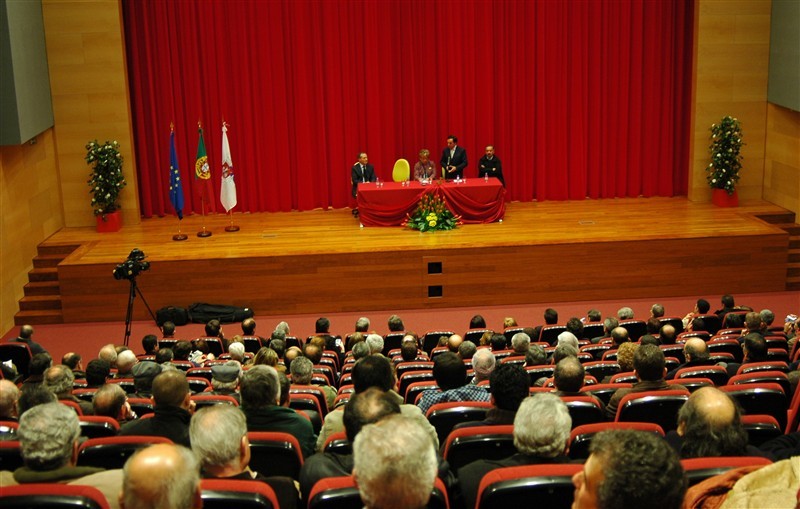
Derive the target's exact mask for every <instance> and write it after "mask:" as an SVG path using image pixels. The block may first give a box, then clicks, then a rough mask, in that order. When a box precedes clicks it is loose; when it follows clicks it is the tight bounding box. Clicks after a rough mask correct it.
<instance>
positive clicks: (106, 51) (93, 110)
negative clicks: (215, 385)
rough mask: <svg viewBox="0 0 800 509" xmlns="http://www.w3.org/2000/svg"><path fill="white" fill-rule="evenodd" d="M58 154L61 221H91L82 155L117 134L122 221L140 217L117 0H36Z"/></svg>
mask: <svg viewBox="0 0 800 509" xmlns="http://www.w3.org/2000/svg"><path fill="white" fill-rule="evenodd" d="M42 11H43V15H44V29H45V40H46V44H47V58H48V67H49V69H50V87H51V94H52V99H53V114H54V117H55V144H56V158H57V161H58V167H59V169H60V172H61V184H62V192H63V196H64V220H65V223H66V226H92V225H94V224H95V219H94V216H93V215H92V209H91V207H90V206H89V203H90V200H91V198H90V196H89V194H88V187H87V186H86V180H87V178H88V174H89V170H90V168H89V166H87V165H86V162H85V161H84V159H83V158H84V156H85V155H86V149H85V148H84V147H85V145H86V143H87V142H88V141H89V140H93V139H97V140H99V141H101V142H103V141H105V140H117V141H119V143H120V149H121V151H122V155H123V157H124V158H125V163H124V165H123V172H124V174H125V179H126V180H127V181H128V186H127V187H126V188H125V189H124V190H123V191H122V194H121V195H120V198H121V205H122V214H123V222H124V223H126V224H138V223H139V222H140V220H141V219H140V215H139V204H138V193H137V191H136V189H137V186H136V161H135V160H134V155H133V134H132V127H131V115H130V107H129V101H128V78H127V74H126V66H125V50H124V43H125V41H124V38H123V36H122V12H121V6H120V3H119V0H83V1H81V0H42Z"/></svg>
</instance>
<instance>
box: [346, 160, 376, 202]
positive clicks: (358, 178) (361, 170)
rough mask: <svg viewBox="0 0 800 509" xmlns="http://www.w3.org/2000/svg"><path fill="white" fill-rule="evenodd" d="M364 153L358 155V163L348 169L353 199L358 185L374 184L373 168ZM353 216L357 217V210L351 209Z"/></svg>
mask: <svg viewBox="0 0 800 509" xmlns="http://www.w3.org/2000/svg"><path fill="white" fill-rule="evenodd" d="M368 161H369V158H368V157H367V153H366V152H360V153H359V154H358V162H357V163H356V164H354V165H353V167H352V168H351V169H350V182H351V183H352V184H353V198H355V197H356V194H357V192H358V184H360V183H364V182H375V180H376V177H375V167H374V166H372V165H371V164H369V162H368ZM353 215H354V216H358V209H353Z"/></svg>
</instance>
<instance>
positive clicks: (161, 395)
mask: <svg viewBox="0 0 800 509" xmlns="http://www.w3.org/2000/svg"><path fill="white" fill-rule="evenodd" d="M191 396H192V393H191V391H190V390H189V382H187V381H186V375H185V374H184V373H183V372H182V371H178V370H170V371H164V372H162V373H160V374H159V375H158V376H156V377H155V379H154V380H153V402H154V403H155V412H154V413H155V415H154V416H153V417H151V418H148V419H138V420H135V421H130V422H127V423H125V424H123V425H122V426H121V427H120V429H119V434H120V435H121V436H127V435H146V436H160V437H166V438H169V439H170V440H172V441H173V442H174V443H176V444H180V445H183V446H186V447H191V443H190V441H189V420H190V419H191V417H192V412H193V411H194V406H195V404H194V401H192V399H191Z"/></svg>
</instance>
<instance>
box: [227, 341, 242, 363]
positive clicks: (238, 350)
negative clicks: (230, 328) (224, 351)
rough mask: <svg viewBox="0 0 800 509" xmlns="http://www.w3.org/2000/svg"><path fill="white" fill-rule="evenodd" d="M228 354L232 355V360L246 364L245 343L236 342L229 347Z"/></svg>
mask: <svg viewBox="0 0 800 509" xmlns="http://www.w3.org/2000/svg"><path fill="white" fill-rule="evenodd" d="M228 354H230V356H231V360H234V361H237V362H240V363H244V343H239V342H238V341H236V342H233V343H231V344H230V345H228Z"/></svg>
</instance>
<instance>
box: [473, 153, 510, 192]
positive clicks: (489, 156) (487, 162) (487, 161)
mask: <svg viewBox="0 0 800 509" xmlns="http://www.w3.org/2000/svg"><path fill="white" fill-rule="evenodd" d="M485 175H488V176H490V177H496V178H497V180H499V181H500V183H501V184H503V187H506V181H505V180H504V179H503V164H502V163H501V162H500V159H498V158H497V157H496V156H495V155H494V147H493V146H491V145H487V146H486V155H485V156H483V157H481V160H480V162H479V163H478V177H479V178H480V177H483V176H485Z"/></svg>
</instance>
